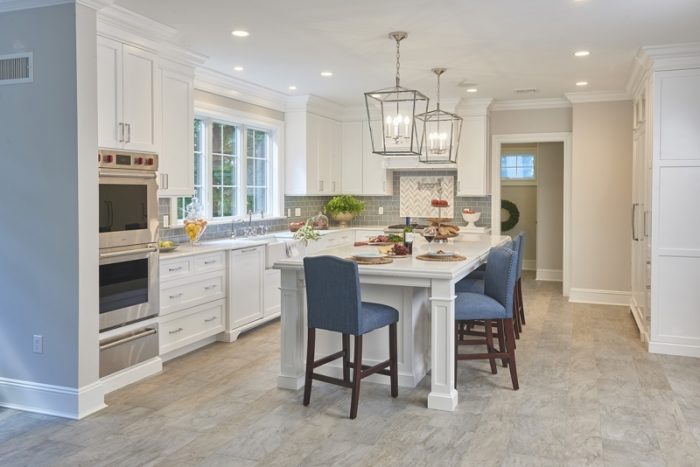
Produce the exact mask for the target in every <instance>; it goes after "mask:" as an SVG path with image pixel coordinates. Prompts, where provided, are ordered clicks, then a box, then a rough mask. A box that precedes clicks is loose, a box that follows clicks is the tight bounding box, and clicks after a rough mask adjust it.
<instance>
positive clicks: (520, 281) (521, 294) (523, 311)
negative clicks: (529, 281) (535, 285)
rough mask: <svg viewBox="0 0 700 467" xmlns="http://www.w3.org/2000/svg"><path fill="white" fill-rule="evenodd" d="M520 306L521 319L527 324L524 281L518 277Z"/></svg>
mask: <svg viewBox="0 0 700 467" xmlns="http://www.w3.org/2000/svg"><path fill="white" fill-rule="evenodd" d="M517 287H518V293H517V296H518V306H519V307H520V321H521V322H522V323H523V324H525V304H524V303H523V281H522V278H521V279H518V284H517Z"/></svg>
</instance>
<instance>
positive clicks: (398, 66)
mask: <svg viewBox="0 0 700 467" xmlns="http://www.w3.org/2000/svg"><path fill="white" fill-rule="evenodd" d="M400 47H401V39H398V38H397V39H396V87H397V88H398V87H399V82H400V81H401V71H400V70H401V61H400V58H401V52H400V50H399V49H400Z"/></svg>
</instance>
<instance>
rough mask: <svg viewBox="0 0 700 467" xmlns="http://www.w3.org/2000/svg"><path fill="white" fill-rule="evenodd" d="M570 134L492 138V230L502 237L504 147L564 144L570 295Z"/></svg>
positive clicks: (565, 264)
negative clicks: (528, 144)
mask: <svg viewBox="0 0 700 467" xmlns="http://www.w3.org/2000/svg"><path fill="white" fill-rule="evenodd" d="M571 139H572V138H571V132H561V133H513V134H504V135H492V136H491V231H492V232H493V234H495V235H500V234H501V145H503V144H513V143H563V144H564V213H563V218H564V238H563V250H564V251H563V252H562V258H563V261H562V276H563V277H562V293H563V294H564V296H565V297H568V296H569V290H570V287H571V271H572V265H571V230H572V229H571V180H572V173H573V158H572V148H571Z"/></svg>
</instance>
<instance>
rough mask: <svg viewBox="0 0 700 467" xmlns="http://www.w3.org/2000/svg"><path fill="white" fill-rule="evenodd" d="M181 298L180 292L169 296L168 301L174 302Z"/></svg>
mask: <svg viewBox="0 0 700 467" xmlns="http://www.w3.org/2000/svg"><path fill="white" fill-rule="evenodd" d="M180 297H182V292H180V293H176V294H175V295H170V300H175V299H176V298H180Z"/></svg>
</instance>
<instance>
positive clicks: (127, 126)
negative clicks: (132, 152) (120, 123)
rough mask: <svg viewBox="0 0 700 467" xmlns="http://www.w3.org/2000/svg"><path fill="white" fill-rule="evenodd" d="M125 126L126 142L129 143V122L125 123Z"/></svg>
mask: <svg viewBox="0 0 700 467" xmlns="http://www.w3.org/2000/svg"><path fill="white" fill-rule="evenodd" d="M124 126H125V127H126V142H127V143H131V123H125V124H124Z"/></svg>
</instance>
